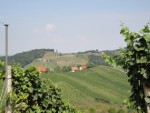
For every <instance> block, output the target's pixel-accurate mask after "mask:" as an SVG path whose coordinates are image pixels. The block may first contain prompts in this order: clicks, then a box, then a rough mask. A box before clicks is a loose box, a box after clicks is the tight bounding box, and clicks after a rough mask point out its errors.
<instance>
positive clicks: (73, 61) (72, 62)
mask: <svg viewBox="0 0 150 113" xmlns="http://www.w3.org/2000/svg"><path fill="white" fill-rule="evenodd" d="M88 62H89V60H88V57H87V56H86V55H84V54H80V55H78V54H63V55H58V54H57V53H51V52H50V53H46V54H45V55H44V56H43V57H42V58H39V59H36V60H34V61H33V62H32V63H31V64H30V65H34V66H38V67H46V68H48V69H50V70H53V69H54V68H57V67H60V68H62V67H64V66H66V67H70V66H77V65H86V64H87V63H88Z"/></svg>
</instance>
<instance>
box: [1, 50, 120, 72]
mask: <svg viewBox="0 0 150 113" xmlns="http://www.w3.org/2000/svg"><path fill="white" fill-rule="evenodd" d="M117 52H118V50H111V51H109V50H106V51H98V50H89V51H85V52H78V53H69V54H63V53H57V52H54V49H35V50H31V51H26V52H22V53H18V54H15V55H13V56H9V57H8V62H9V64H10V65H12V64H20V65H21V66H22V67H25V66H27V65H34V66H42V67H46V68H49V69H50V70H54V68H57V67H59V68H62V67H64V66H65V67H70V66H77V65H86V64H88V63H90V64H92V65H107V64H106V63H105V62H104V59H103V58H102V57H101V55H102V54H103V53H106V54H109V55H115V54H116V53H117ZM0 60H2V61H4V60H5V57H4V56H3V57H0Z"/></svg>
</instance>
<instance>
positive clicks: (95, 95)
mask: <svg viewBox="0 0 150 113" xmlns="http://www.w3.org/2000/svg"><path fill="white" fill-rule="evenodd" d="M41 77H42V78H44V79H51V80H52V81H53V82H54V83H55V84H56V85H58V86H59V87H61V89H62V93H63V98H64V99H65V100H67V101H70V102H71V103H73V104H74V105H75V106H76V107H78V108H79V109H84V110H85V109H86V108H91V107H92V108H93V109H96V110H97V111H101V110H105V107H106V108H107V109H109V108H110V107H112V106H115V105H117V106H121V105H122V102H123V100H124V99H126V98H127V97H128V96H129V95H130V86H129V84H128V82H127V76H126V75H125V73H123V72H122V71H119V70H116V69H113V68H111V67H108V66H99V67H95V68H91V69H88V70H82V71H77V72H74V73H72V72H66V73H62V72H60V73H52V74H43V75H42V76H41ZM88 101H90V102H91V103H88ZM85 103H86V104H85ZM102 103H103V104H102ZM96 106H99V107H100V106H103V107H104V109H103V108H101V107H100V108H96ZM115 108H116V109H119V107H115Z"/></svg>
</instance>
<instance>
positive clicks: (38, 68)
mask: <svg viewBox="0 0 150 113" xmlns="http://www.w3.org/2000/svg"><path fill="white" fill-rule="evenodd" d="M37 70H39V71H40V72H41V73H44V72H46V68H44V67H37Z"/></svg>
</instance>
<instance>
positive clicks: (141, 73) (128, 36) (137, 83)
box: [103, 25, 150, 113]
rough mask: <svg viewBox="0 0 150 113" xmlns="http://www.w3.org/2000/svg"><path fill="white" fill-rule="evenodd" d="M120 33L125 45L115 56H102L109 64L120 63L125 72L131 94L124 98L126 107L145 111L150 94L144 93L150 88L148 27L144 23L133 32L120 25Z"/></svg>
mask: <svg viewBox="0 0 150 113" xmlns="http://www.w3.org/2000/svg"><path fill="white" fill-rule="evenodd" d="M120 34H122V35H123V36H124V38H125V42H126V44H127V47H126V48H124V49H123V50H121V51H120V52H119V53H118V55H116V56H113V57H110V56H108V55H103V57H104V58H105V59H106V62H108V63H109V64H110V65H113V66H116V65H120V66H121V67H122V68H123V69H124V70H125V72H126V73H127V76H128V81H129V82H130V85H131V87H132V88H131V92H132V94H131V96H130V97H129V100H128V101H127V100H126V102H128V105H129V106H128V107H132V108H134V109H136V110H137V111H138V112H142V113H145V112H146V111H148V109H149V108H150V106H149V105H150V95H147V94H146V92H147V89H149V88H150V28H149V25H146V26H144V28H143V29H141V30H140V32H139V33H135V32H130V31H129V29H128V28H127V27H125V26H124V25H122V29H121V31H120Z"/></svg>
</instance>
